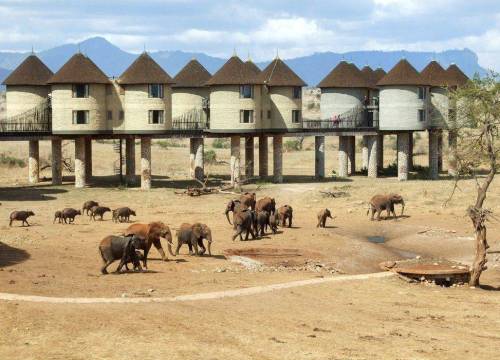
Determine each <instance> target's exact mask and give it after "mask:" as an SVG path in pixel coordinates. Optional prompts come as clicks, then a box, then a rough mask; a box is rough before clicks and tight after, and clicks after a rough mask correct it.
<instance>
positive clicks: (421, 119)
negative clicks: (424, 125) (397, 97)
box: [418, 109, 427, 122]
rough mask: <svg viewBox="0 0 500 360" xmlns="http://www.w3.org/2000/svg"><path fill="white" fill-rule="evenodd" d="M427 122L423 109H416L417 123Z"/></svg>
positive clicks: (425, 112)
mask: <svg viewBox="0 0 500 360" xmlns="http://www.w3.org/2000/svg"><path fill="white" fill-rule="evenodd" d="M426 121H427V111H425V109H418V122H426Z"/></svg>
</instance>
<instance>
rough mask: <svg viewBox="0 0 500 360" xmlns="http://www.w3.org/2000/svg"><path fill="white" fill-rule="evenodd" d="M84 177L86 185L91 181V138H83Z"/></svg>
mask: <svg viewBox="0 0 500 360" xmlns="http://www.w3.org/2000/svg"><path fill="white" fill-rule="evenodd" d="M85 176H86V177H87V181H86V182H87V183H89V182H90V180H91V179H92V138H90V137H87V138H85Z"/></svg>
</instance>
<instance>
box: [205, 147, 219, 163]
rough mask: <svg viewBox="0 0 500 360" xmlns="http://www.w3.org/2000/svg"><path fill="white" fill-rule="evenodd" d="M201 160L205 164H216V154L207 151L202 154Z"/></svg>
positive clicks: (212, 151)
mask: <svg viewBox="0 0 500 360" xmlns="http://www.w3.org/2000/svg"><path fill="white" fill-rule="evenodd" d="M203 159H204V161H205V162H206V163H207V164H215V163H217V154H216V153H215V151H214V150H207V151H205V152H204V153H203Z"/></svg>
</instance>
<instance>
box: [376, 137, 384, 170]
mask: <svg viewBox="0 0 500 360" xmlns="http://www.w3.org/2000/svg"><path fill="white" fill-rule="evenodd" d="M377 166H378V168H379V169H383V168H384V135H383V134H378V135H377Z"/></svg>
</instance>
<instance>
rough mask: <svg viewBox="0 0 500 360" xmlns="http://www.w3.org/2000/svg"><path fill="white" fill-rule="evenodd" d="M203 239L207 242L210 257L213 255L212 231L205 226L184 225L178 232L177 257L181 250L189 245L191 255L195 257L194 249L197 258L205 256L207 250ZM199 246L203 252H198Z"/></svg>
mask: <svg viewBox="0 0 500 360" xmlns="http://www.w3.org/2000/svg"><path fill="white" fill-rule="evenodd" d="M203 239H206V240H207V249H208V255H212V251H211V247H212V230H210V228H209V227H208V226H207V225H205V224H200V223H196V224H187V223H184V224H182V225H181V226H180V228H179V230H177V249H176V250H175V255H179V250H180V248H181V246H182V245H183V244H188V246H189V255H193V247H194V253H195V255H196V256H198V255H200V256H201V255H203V254H204V253H205V251H206V250H207V249H205V246H204V245H203ZM198 246H199V247H200V248H201V251H198Z"/></svg>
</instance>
